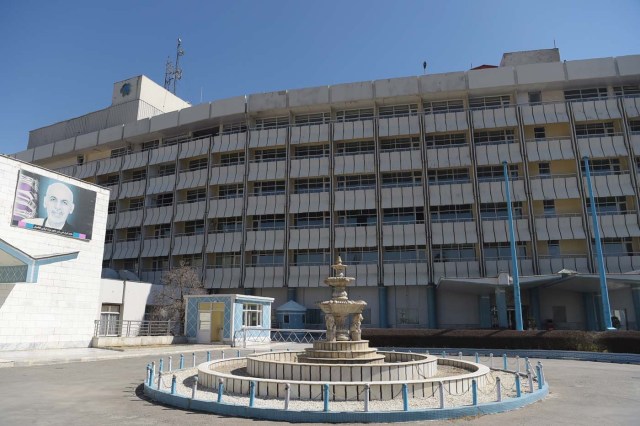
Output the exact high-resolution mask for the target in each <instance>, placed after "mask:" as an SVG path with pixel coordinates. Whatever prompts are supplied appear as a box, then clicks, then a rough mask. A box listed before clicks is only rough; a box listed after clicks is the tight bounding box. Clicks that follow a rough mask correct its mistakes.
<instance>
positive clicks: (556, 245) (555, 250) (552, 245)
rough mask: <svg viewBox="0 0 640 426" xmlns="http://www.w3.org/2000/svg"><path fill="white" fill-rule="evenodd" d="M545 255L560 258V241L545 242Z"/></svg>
mask: <svg viewBox="0 0 640 426" xmlns="http://www.w3.org/2000/svg"><path fill="white" fill-rule="evenodd" d="M547 255H548V256H554V257H557V256H560V241H558V240H549V241H547Z"/></svg>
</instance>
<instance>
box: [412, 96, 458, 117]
mask: <svg viewBox="0 0 640 426" xmlns="http://www.w3.org/2000/svg"><path fill="white" fill-rule="evenodd" d="M422 107H423V108H424V113H425V114H442V113H446V112H459V111H464V102H463V101H462V99H451V100H446V101H431V102H424V103H423V104H422Z"/></svg>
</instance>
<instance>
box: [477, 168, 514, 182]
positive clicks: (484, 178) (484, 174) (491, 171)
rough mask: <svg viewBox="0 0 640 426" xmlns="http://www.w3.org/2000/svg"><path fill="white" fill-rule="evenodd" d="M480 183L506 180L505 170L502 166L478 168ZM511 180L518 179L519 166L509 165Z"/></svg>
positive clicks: (508, 170) (508, 171)
mask: <svg viewBox="0 0 640 426" xmlns="http://www.w3.org/2000/svg"><path fill="white" fill-rule="evenodd" d="M477 172H478V182H496V181H501V180H504V168H503V167H502V166H480V167H478V168H477ZM507 173H508V174H509V179H517V178H518V166H517V165H516V164H509V165H508V166H507Z"/></svg>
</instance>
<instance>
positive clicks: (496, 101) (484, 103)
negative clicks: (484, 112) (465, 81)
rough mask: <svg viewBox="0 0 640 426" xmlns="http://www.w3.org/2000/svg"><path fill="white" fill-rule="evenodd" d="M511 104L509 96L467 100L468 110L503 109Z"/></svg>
mask: <svg viewBox="0 0 640 426" xmlns="http://www.w3.org/2000/svg"><path fill="white" fill-rule="evenodd" d="M509 104H511V97H510V96H509V95H503V96H484V97H481V98H471V99H469V108H470V109H475V108H504V107H506V106H509Z"/></svg>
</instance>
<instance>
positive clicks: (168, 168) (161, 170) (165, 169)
mask: <svg viewBox="0 0 640 426" xmlns="http://www.w3.org/2000/svg"><path fill="white" fill-rule="evenodd" d="M175 172H176V165H175V164H173V163H171V164H162V165H160V166H158V174H157V176H169V175H172V174H175Z"/></svg>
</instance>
